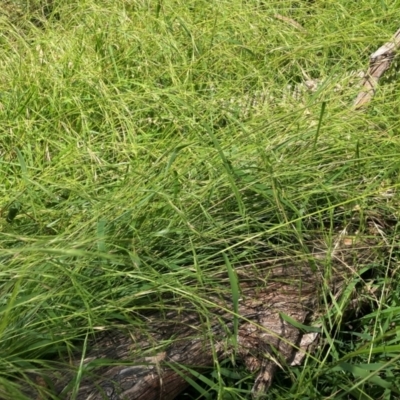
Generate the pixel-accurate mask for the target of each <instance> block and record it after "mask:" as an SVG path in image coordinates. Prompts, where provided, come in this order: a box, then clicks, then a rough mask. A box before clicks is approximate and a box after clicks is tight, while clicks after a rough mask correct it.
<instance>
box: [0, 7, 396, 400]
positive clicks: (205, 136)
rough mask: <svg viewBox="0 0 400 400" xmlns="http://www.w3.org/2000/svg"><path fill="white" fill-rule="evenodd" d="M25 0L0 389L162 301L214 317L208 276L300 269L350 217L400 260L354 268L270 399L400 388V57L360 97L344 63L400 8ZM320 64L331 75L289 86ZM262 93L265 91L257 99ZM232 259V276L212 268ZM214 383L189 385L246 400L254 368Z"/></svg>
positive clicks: (1, 112) (14, 35)
mask: <svg viewBox="0 0 400 400" xmlns="http://www.w3.org/2000/svg"><path fill="white" fill-rule="evenodd" d="M6 3H7V2H6ZM45 3H46V4H45ZM10 4H11V3H10ZM12 5H13V6H15V7H17V8H18V12H17V11H15V10H16V8H15V9H14V8H9V9H8V11H7V12H5V13H2V14H0V25H1V31H2V32H3V34H2V35H1V36H0V60H1V61H0V62H1V75H0V132H1V141H0V142H1V143H0V193H1V205H0V206H1V208H2V209H3V212H2V218H1V219H0V249H1V250H0V254H1V255H0V262H1V265H0V315H1V319H0V359H1V362H0V386H1V387H2V388H3V389H4V390H8V391H9V393H14V394H13V398H18V397H17V396H18V395H17V394H16V392H15V390H16V389H15V387H14V383H13V382H14V381H13V380H12V379H11V378H15V377H17V376H24V374H26V373H27V372H29V371H32V370H34V369H35V368H38V367H40V366H41V365H44V364H45V363H46V360H48V359H49V358H52V357H54V356H57V355H62V356H63V357H64V358H65V357H66V355H68V354H70V353H71V352H73V350H74V349H75V348H82V347H83V346H84V345H85V343H86V341H87V340H88V338H90V337H91V334H92V333H93V332H96V331H99V330H102V329H104V328H107V327H110V326H111V325H121V326H124V325H126V324H130V326H132V327H137V329H146V326H145V325H143V323H142V321H141V320H140V319H139V318H138V317H137V314H138V312H140V311H142V310H148V309H161V310H163V309H166V308H168V306H169V305H168V302H166V301H165V299H166V298H174V299H176V300H178V301H179V300H182V299H190V300H191V301H192V302H193V304H194V305H195V306H196V307H197V308H198V309H199V310H203V311H202V313H204V314H205V317H207V307H206V305H205V301H206V299H207V297H206V294H205V292H204V287H208V288H210V287H211V288H213V290H216V291H218V290H228V291H229V290H230V291H231V292H232V294H233V297H234V298H237V295H238V293H237V291H238V288H237V282H236V281H235V274H234V273H233V267H234V266H235V265H237V264H240V263H244V262H256V261H257V260H261V259H263V258H265V257H273V256H274V255H275V256H276V255H277V254H280V255H284V256H286V257H292V258H293V260H294V262H295V261H296V259H299V257H302V256H303V255H304V252H305V246H306V245H305V243H309V242H310V241H312V240H322V239H323V242H324V246H326V247H327V248H329V247H331V246H332V243H333V241H334V236H335V234H336V233H337V230H338V229H339V228H340V229H343V228H344V227H346V226H349V225H350V224H352V226H353V225H356V229H355V231H357V232H354V234H357V235H360V236H363V237H365V236H368V232H369V230H368V229H369V228H371V223H372V222H371V221H373V223H375V228H376V229H378V231H379V235H378V236H379V237H380V242H381V244H382V243H384V244H385V246H386V247H387V248H389V250H390V251H389V253H390V255H389V256H384V257H383V256H379V248H376V249H374V248H371V249H369V250H370V252H371V254H373V255H375V256H372V257H370V258H369V259H368V260H369V261H368V262H366V263H365V265H363V268H364V270H363V271H362V272H363V273H364V275H363V277H365V276H366V277H367V278H368V280H367V281H366V282H364V280H363V279H362V278H361V277H360V275H357V274H356V275H355V276H354V277H353V281H350V282H349V285H351V284H352V283H354V285H355V286H357V287H358V288H359V291H358V294H357V295H356V296H355V297H356V298H355V299H354V294H353V295H350V294H349V296H348V297H344V298H342V299H339V300H337V303H336V304H335V305H334V306H332V307H331V308H330V311H329V313H328V314H329V315H328V316H327V317H326V318H325V319H324V320H323V321H322V322H321V323H322V326H323V333H322V340H321V346H320V347H319V348H318V349H317V351H316V356H315V358H309V359H308V360H307V362H306V364H305V366H304V367H303V366H302V367H296V368H287V369H285V371H281V372H280V373H279V374H278V376H277V379H276V381H275V384H274V386H273V387H272V389H271V391H270V392H269V394H268V396H267V398H270V399H320V398H335V399H340V398H346V399H347V398H354V399H393V398H398V397H397V396H399V391H400V388H399V387H398V385H397V386H396V384H395V381H396V377H397V376H398V375H399V371H400V362H399V358H400V338H399V330H398V326H399V323H400V321H399V315H400V313H399V312H398V310H399V303H400V291H399V287H400V282H399V278H398V276H397V263H398V261H397V260H398V247H397V240H398V232H397V220H398V206H399V204H400V202H399V200H400V197H399V193H398V187H399V184H400V181H399V168H400V162H399V156H398V155H399V154H400V139H399V124H398V115H399V101H398V98H399V93H400V88H399V84H398V82H397V81H396V74H395V71H392V73H391V75H390V77H389V78H386V79H385V80H383V81H382V85H380V87H379V90H378V92H377V94H376V96H375V98H374V100H373V102H372V104H371V105H370V106H369V108H368V110H367V111H366V112H354V111H353V110H352V108H351V104H352V101H353V100H354V98H355V96H356V94H357V87H356V86H355V85H354V81H355V80H354V78H351V77H349V74H350V72H351V71H357V70H366V67H367V63H368V57H369V55H370V54H371V53H372V52H373V51H375V50H376V49H377V48H378V47H379V46H380V45H381V44H383V43H384V42H386V41H387V40H388V39H389V38H390V37H391V36H392V34H393V33H394V32H395V31H396V29H397V28H398V26H397V24H398V17H399V11H398V10H399V9H400V8H399V7H400V2H399V1H398V0H396V1H393V2H387V1H380V2H375V1H367V0H360V1H357V2H349V1H346V0H319V1H315V2H312V1H306V0H303V1H300V0H299V1H289V0H286V1H280V0H279V1H278V0H271V1H265V2H263V1H258V0H248V1H239V0H230V1H202V0H189V1H188V0H185V1H183V0H159V1H144V0H143V1H139V0H137V1H134V0H128V1H127V0H124V1H122V0H120V1H117V0H116V1H112V2H110V1H106V0H97V1H93V0H81V1H78V0H75V1H73V0H62V1H61V0H59V1H58V0H53V1H47V2H40V1H32V2H22V1H20V2H18V1H16V2H15V3H14V4H12ZM276 14H280V15H283V16H286V17H289V18H292V19H293V20H295V21H297V22H298V23H299V24H301V25H302V26H303V28H304V29H305V32H303V31H301V30H300V29H298V28H296V27H295V26H293V25H291V24H290V23H288V22H285V21H282V20H280V19H278V18H275V17H274V15H276ZM305 79H314V80H315V79H319V80H321V82H322V83H321V85H320V86H319V87H318V89H317V90H316V91H315V92H310V91H307V90H304V89H303V90H302V92H301V93H300V94H299V95H298V96H297V97H296V96H295V95H293V91H294V90H295V89H294V88H296V87H298V86H296V85H298V84H299V83H301V82H303V81H304V80H305ZM252 93H258V94H259V97H260V98H261V97H266V99H267V100H266V101H264V102H259V103H258V104H256V105H250V101H249V98H251V96H252ZM231 99H233V100H231ZM323 104H324V105H323ZM323 107H325V109H324V110H323ZM321 110H323V111H324V112H321ZM389 190H390V191H391V192H390V193H391V196H390V197H388V196H387V195H386V194H387V193H389ZM17 206H18V209H17V208H15V210H16V211H15V213H16V215H15V216H14V215H13V211H10V210H12V209H13V207H17ZM7 217H8V219H9V220H11V219H13V221H12V222H11V223H10V222H7V220H6V219H7ZM354 221H357V222H354ZM376 247H379V244H378V245H376ZM354 268H355V269H357V266H354ZM227 269H228V270H229V271H230V287H226V288H221V287H220V288H219V287H217V286H216V285H217V284H216V283H215V282H213V280H212V274H210V271H213V272H217V271H219V270H221V271H222V270H227ZM367 278H365V279H367ZM188 282H191V285H188ZM193 282H194V283H193ZM208 290H210V289H208ZM352 296H353V298H352ZM328 300H329V299H327V300H326V305H324V300H323V299H322V300H321V304H322V307H328V304H327V303H328V302H329V301H328ZM354 300H357V301H359V303H360V304H362V306H360V307H361V309H360V310H359V312H358V313H354V314H352V315H351V316H350V317H348V316H347V317H346V318H347V320H349V321H350V322H347V324H344V323H342V321H344V320H345V310H346V309H347V308H349V307H350V306H351V304H350V303H351V302H352V301H353V302H354ZM234 303H235V302H234ZM236 306H237V302H236ZM353 308H354V307H353ZM238 322H240V321H238V320H237V319H235V327H236V328H235V329H237V323H238ZM350 325H351V326H352V328H350ZM200 378H201V379H200V380H199V381H197V383H193V385H194V386H193V387H194V388H196V387H197V389H198V394H197V395H196V394H194V393H195V390H194V389H193V392H191V393H192V394H191V395H192V396H193V398H196V396H198V395H199V394H202V393H203V395H205V393H208V398H210V399H211V398H218V399H247V398H250V394H249V393H250V390H251V386H252V382H253V381H252V380H253V379H254V377H252V376H251V375H250V374H249V373H248V372H246V371H245V369H244V368H241V367H237V366H236V367H234V366H233V365H232V364H231V363H230V361H229V360H226V361H223V362H220V363H216V367H215V371H210V372H209V374H204V375H202V376H201V377H200ZM196 385H197V386H196ZM13 391H14V392H13ZM204 398H206V397H204Z"/></svg>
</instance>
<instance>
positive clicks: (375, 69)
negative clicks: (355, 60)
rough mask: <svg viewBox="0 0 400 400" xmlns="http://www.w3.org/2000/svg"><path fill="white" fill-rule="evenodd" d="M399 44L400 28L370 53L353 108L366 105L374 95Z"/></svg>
mask: <svg viewBox="0 0 400 400" xmlns="http://www.w3.org/2000/svg"><path fill="white" fill-rule="evenodd" d="M399 46H400V29H399V30H398V31H397V32H396V33H395V34H394V35H393V37H392V39H390V41H389V42H387V43H385V44H384V45H383V46H381V47H379V49H378V50H377V51H375V52H374V53H372V54H371V56H370V61H369V68H368V71H367V73H366V74H365V76H364V79H363V82H362V85H363V87H362V90H361V92H360V93H359V94H358V96H357V98H356V100H355V102H354V108H355V109H356V110H357V109H360V108H362V107H366V106H367V105H368V104H369V102H370V101H371V99H372V97H373V96H374V95H375V91H376V87H377V86H378V81H379V79H380V78H381V76H382V75H383V74H384V73H385V72H386V71H387V70H388V69H389V68H390V65H391V63H392V61H393V59H394V56H395V54H396V51H397V50H398V48H399Z"/></svg>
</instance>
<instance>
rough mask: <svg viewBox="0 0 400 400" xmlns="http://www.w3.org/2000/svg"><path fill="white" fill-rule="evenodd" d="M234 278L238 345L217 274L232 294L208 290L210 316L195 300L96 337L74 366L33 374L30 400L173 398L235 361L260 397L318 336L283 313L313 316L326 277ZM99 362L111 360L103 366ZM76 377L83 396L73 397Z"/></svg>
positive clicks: (268, 273)
mask: <svg viewBox="0 0 400 400" xmlns="http://www.w3.org/2000/svg"><path fill="white" fill-rule="evenodd" d="M316 259H318V257H316ZM236 274H237V277H238V280H239V284H240V289H241V299H240V303H239V310H238V311H239V312H238V314H239V315H240V319H239V326H238V332H237V333H238V335H237V342H236V344H235V340H233V338H234V335H233V331H234V322H233V320H234V317H233V314H232V311H231V310H232V309H233V306H232V300H231V297H230V295H229V279H228V277H227V276H225V275H223V274H220V275H219V276H216V277H215V279H219V280H220V283H221V284H222V285H225V286H226V287H227V291H226V292H225V293H223V294H220V295H218V296H217V295H215V294H212V293H213V288H209V289H208V290H209V293H207V288H205V292H204V293H205V294H204V299H203V300H204V301H205V302H206V306H207V307H208V310H209V311H210V310H211V311H212V313H211V314H210V313H209V312H207V313H201V312H199V310H198V308H197V309H196V307H195V306H194V305H193V304H191V303H190V302H181V303H175V305H174V308H173V309H171V310H170V311H168V312H167V313H164V314H162V313H157V312H155V313H152V314H147V315H143V316H142V318H143V321H144V322H145V325H146V330H143V331H140V330H138V329H137V331H132V330H131V331H129V329H128V328H127V330H126V331H109V332H102V333H99V335H98V336H97V338H96V340H95V342H94V343H92V345H91V348H90V350H89V351H88V352H87V354H85V355H84V356H82V354H77V355H76V359H75V360H74V361H73V363H72V366H70V367H68V368H66V366H65V363H64V364H63V365H62V367H58V372H57V373H55V372H54V369H55V368H56V367H55V365H54V366H53V371H51V370H49V371H47V372H46V371H41V372H40V375H38V374H35V375H32V378H33V379H32V382H31V384H30V385H27V384H26V382H25V383H24V385H25V388H24V392H25V394H26V395H27V397H28V398H30V399H50V398H57V399H72V398H76V399H79V400H83V399H96V400H100V399H110V400H111V399H112V400H117V399H118V400H119V399H146V400H152V399H154V400H156V399H164V400H168V399H174V398H175V397H176V396H177V395H178V394H179V393H181V392H182V391H183V390H184V389H185V388H186V387H187V386H188V385H189V384H188V382H187V381H186V380H185V376H191V377H192V378H195V377H196V371H201V370H202V369H204V368H207V367H212V366H213V364H214V362H215V359H216V358H218V359H223V358H226V357H235V359H236V360H240V361H242V362H243V363H244V364H245V365H246V367H247V368H248V369H249V370H250V371H251V372H254V373H255V376H256V378H255V382H254V387H253V396H254V397H255V398H260V397H262V396H263V394H265V392H266V391H267V389H268V388H269V386H270V385H271V382H272V379H273V376H274V373H275V371H276V369H277V368H279V367H283V366H287V365H290V364H299V363H300V362H301V359H302V357H304V353H305V351H306V350H307V348H308V346H309V345H310V344H312V343H313V342H314V341H315V339H316V338H317V335H314V336H312V335H311V336H310V335H308V337H307V336H306V335H305V336H304V338H303V335H302V332H301V331H300V330H299V329H297V328H296V327H295V326H293V325H291V324H290V323H288V322H287V320H288V318H282V314H281V313H284V314H285V315H287V316H289V317H290V318H292V319H293V320H295V321H297V322H299V323H302V324H307V323H308V322H309V321H310V319H311V318H312V317H315V312H316V310H317V309H318V307H317V301H318V293H317V290H318V287H320V286H321V279H322V276H321V274H322V273H320V272H319V271H316V270H313V269H312V268H311V267H310V266H309V265H308V264H306V263H300V264H299V265H297V266H293V265H290V264H288V262H282V263H277V262H263V263H260V264H259V265H257V266H256V267H254V266H242V267H239V268H238V269H237V270H236ZM332 285H333V286H335V285H337V282H336V283H335V284H334V283H333V282H332ZM205 315H209V317H208V319H206V317H205ZM210 315H211V316H210ZM302 339H303V341H302ZM304 339H306V340H304ZM307 340H308V341H307ZM101 360H107V362H106V361H104V362H103V366H101V365H99V363H101V362H102V361H101ZM110 360H114V365H110ZM80 364H82V367H81V370H80V372H79V365H80ZM105 364H107V365H105ZM79 375H82V377H81V379H80V383H79V390H78V391H77V392H76V393H73V392H72V390H71V387H72V386H73V383H74V382H75V381H76V380H77V379H78V378H77V377H79ZM74 396H76V397H74Z"/></svg>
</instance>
